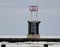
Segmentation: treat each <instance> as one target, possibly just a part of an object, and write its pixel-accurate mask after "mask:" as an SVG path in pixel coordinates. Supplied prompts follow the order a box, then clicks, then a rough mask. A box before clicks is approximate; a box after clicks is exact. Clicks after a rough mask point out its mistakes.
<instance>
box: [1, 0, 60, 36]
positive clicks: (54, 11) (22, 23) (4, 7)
mask: <svg viewBox="0 0 60 47" xmlns="http://www.w3.org/2000/svg"><path fill="white" fill-rule="evenodd" d="M34 3H36V4H38V6H39V11H38V17H39V20H40V21H41V24H40V26H39V27H40V28H39V32H40V35H41V36H60V0H38V1H36V0H35V2H34V0H0V35H27V33H28V23H27V21H28V18H29V16H30V12H29V6H30V5H32V4H34Z"/></svg>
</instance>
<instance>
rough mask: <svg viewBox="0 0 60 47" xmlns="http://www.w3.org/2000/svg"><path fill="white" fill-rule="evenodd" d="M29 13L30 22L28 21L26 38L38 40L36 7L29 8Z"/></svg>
mask: <svg viewBox="0 0 60 47" xmlns="http://www.w3.org/2000/svg"><path fill="white" fill-rule="evenodd" d="M29 11H30V12H31V16H30V20H29V21H28V36H27V38H40V34H39V23H40V21H39V20H38V15H37V14H38V5H31V6H29Z"/></svg>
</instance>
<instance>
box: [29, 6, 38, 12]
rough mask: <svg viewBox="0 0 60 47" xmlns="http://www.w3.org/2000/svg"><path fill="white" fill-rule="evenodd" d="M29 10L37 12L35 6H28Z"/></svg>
mask: <svg viewBox="0 0 60 47" xmlns="http://www.w3.org/2000/svg"><path fill="white" fill-rule="evenodd" d="M29 10H30V11H38V6H36V5H33V6H30V8H29Z"/></svg>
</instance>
